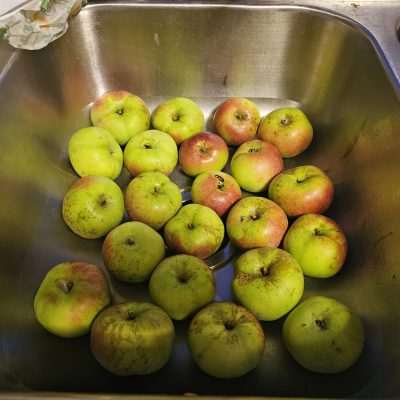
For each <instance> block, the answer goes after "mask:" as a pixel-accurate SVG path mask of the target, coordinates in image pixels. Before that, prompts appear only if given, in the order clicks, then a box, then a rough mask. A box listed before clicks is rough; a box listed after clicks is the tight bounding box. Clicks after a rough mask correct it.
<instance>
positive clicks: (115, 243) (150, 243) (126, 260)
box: [102, 221, 165, 283]
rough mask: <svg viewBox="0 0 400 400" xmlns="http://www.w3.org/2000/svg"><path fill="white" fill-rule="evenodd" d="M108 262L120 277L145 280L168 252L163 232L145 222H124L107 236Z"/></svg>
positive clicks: (120, 278) (103, 250) (105, 258)
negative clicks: (166, 251) (160, 232)
mask: <svg viewBox="0 0 400 400" xmlns="http://www.w3.org/2000/svg"><path fill="white" fill-rule="evenodd" d="M102 254H103V260H104V264H105V266H106V267H107V268H108V270H109V271H110V272H111V273H112V274H113V275H114V276H115V277H116V278H117V279H119V280H120V281H123V282H129V283H130V282H143V281H145V280H147V279H148V278H149V277H150V275H151V273H152V271H153V270H154V268H155V267H156V266H157V264H158V263H159V262H160V261H161V260H162V259H163V258H164V256H165V244H164V240H163V238H162V236H161V235H160V234H159V233H158V232H157V231H155V230H154V229H153V228H150V226H147V225H146V224H143V223H142V222H136V221H131V222H125V223H124V224H122V225H119V226H117V227H116V228H114V229H113V230H112V231H111V232H109V233H108V235H107V236H106V238H105V240H104V242H103V247H102Z"/></svg>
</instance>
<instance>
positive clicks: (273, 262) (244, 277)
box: [232, 247, 304, 321]
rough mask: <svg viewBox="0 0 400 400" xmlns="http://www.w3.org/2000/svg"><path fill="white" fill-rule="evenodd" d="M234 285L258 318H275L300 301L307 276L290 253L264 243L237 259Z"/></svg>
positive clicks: (235, 289) (240, 298)
mask: <svg viewBox="0 0 400 400" xmlns="http://www.w3.org/2000/svg"><path fill="white" fill-rule="evenodd" d="M232 288H233V292H234V294H235V296H236V298H237V299H238V300H239V302H240V304H242V305H243V306H244V307H246V308H247V309H249V310H250V311H251V312H252V313H253V314H254V315H255V316H256V317H257V318H258V319H260V320H262V321H274V320H276V319H278V318H281V317H282V316H283V315H285V314H287V313H288V312H289V311H290V310H291V309H292V308H293V307H294V306H295V305H296V304H297V303H298V302H299V301H300V299H301V296H302V295H303V291H304V276H303V272H302V270H301V268H300V266H299V264H298V263H297V261H296V260H295V259H294V258H293V257H292V256H291V255H290V254H289V253H287V252H286V251H284V250H281V249H273V248H270V247H263V248H259V249H253V250H248V251H246V252H245V253H243V254H242V255H241V256H240V257H239V258H238V259H237V260H236V263H235V275H234V278H233V282H232Z"/></svg>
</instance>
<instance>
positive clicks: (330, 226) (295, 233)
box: [283, 214, 347, 278]
mask: <svg viewBox="0 0 400 400" xmlns="http://www.w3.org/2000/svg"><path fill="white" fill-rule="evenodd" d="M283 247H284V249H285V250H286V251H288V252H289V253H290V254H292V256H293V257H294V258H295V259H296V260H297V261H298V263H299V264H300V266H301V268H302V269H303V272H304V275H307V276H311V277H313V278H330V277H331V276H333V275H336V274H337V273H338V272H339V271H340V270H341V268H342V266H343V264H344V262H345V259H346V254H347V240H346V236H345V235H344V233H343V231H342V230H341V229H340V227H339V226H338V225H337V224H336V222H335V221H333V220H332V219H330V218H328V217H325V216H324V215H319V214H305V215H302V216H301V217H299V218H297V219H296V221H294V223H293V224H292V225H291V226H290V228H289V230H288V231H287V233H286V236H285V239H284V241H283Z"/></svg>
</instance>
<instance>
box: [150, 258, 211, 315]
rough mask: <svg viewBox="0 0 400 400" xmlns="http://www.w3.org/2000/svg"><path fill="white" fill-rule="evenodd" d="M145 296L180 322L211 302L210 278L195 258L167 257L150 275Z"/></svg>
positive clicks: (209, 271)
mask: <svg viewBox="0 0 400 400" xmlns="http://www.w3.org/2000/svg"><path fill="white" fill-rule="evenodd" d="M149 292H150V296H151V298H152V300H153V302H154V303H155V304H157V305H158V306H160V307H161V308H162V309H163V310H165V311H166V312H167V314H168V315H169V316H170V317H171V318H173V319H175V320H183V319H185V318H187V317H188V316H189V315H191V314H192V313H193V312H195V311H197V310H198V309H199V308H201V307H203V306H205V305H206V304H208V303H210V302H211V301H213V300H214V297H215V280H214V275H213V273H212V271H211V270H210V268H209V267H208V265H207V264H206V263H205V262H204V261H203V260H201V259H200V258H198V257H194V256H189V255H187V254H179V255H176V256H171V257H167V258H166V259H164V260H163V261H161V263H160V264H159V265H158V266H157V268H156V269H155V270H154V272H153V274H152V275H151V278H150V282H149Z"/></svg>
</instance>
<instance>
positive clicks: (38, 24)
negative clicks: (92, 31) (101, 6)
mask: <svg viewBox="0 0 400 400" xmlns="http://www.w3.org/2000/svg"><path fill="white" fill-rule="evenodd" d="M0 1H1V0H0ZM86 1H87V0H32V1H28V2H26V3H24V4H23V5H22V6H21V7H20V8H17V9H16V10H14V11H13V12H12V13H9V14H6V15H4V16H3V17H0V37H3V38H4V39H6V40H8V43H9V44H10V45H11V46H13V47H16V48H19V49H26V50H38V49H42V48H43V47H46V46H47V45H48V44H49V43H50V42H52V41H53V40H56V39H58V38H59V37H60V36H62V35H63V34H64V33H65V32H66V31H67V29H68V18H69V17H71V16H73V15H75V14H77V13H78V12H79V10H80V9H81V7H82V6H83V5H84V4H86Z"/></svg>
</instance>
